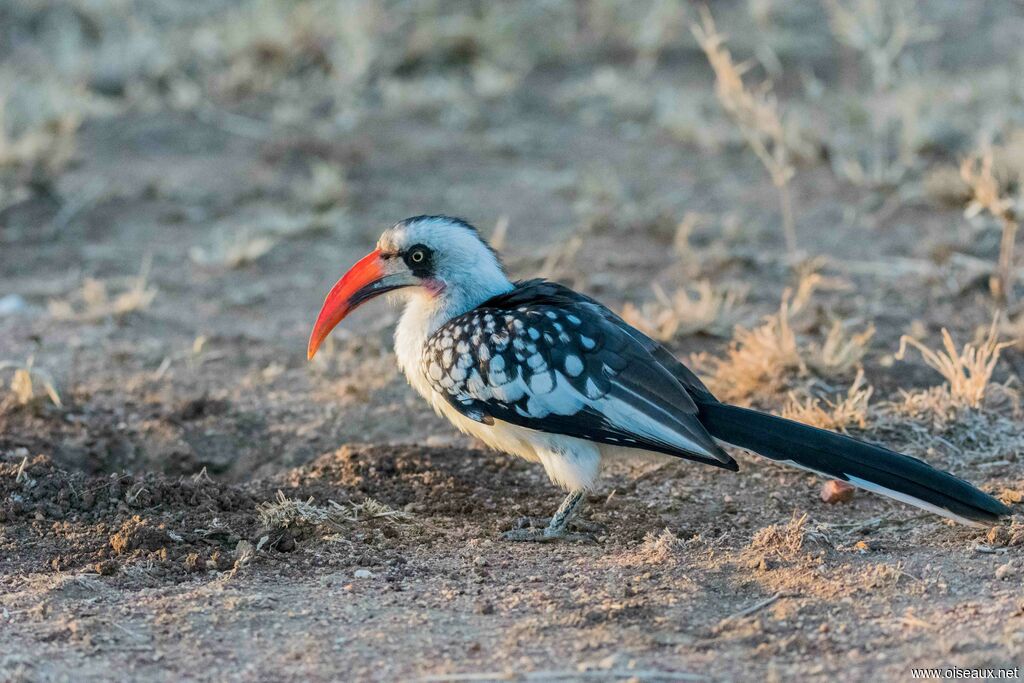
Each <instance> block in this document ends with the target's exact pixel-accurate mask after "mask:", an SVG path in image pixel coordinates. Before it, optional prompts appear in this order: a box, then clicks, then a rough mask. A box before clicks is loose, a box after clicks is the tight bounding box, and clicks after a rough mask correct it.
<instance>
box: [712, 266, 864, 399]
mask: <svg viewBox="0 0 1024 683" xmlns="http://www.w3.org/2000/svg"><path fill="white" fill-rule="evenodd" d="M821 282H823V279H822V277H821V276H820V275H818V274H817V273H809V274H806V275H805V276H804V277H802V278H801V279H800V283H799V284H798V285H797V287H796V289H795V290H794V289H791V288H788V289H786V290H785V291H784V292H783V294H782V300H781V302H780V303H779V310H778V312H777V313H775V314H773V315H770V316H767V317H765V318H764V320H763V322H762V323H761V325H759V326H758V327H754V328H752V329H748V328H744V327H739V326H738V327H736V328H735V330H734V332H733V341H732V343H731V344H730V345H729V348H728V350H727V351H726V353H725V356H724V357H723V358H713V357H710V356H708V355H707V354H698V355H696V356H694V357H693V359H692V360H693V363H694V365H695V366H696V367H697V369H698V370H699V371H701V372H703V373H706V374H707V380H708V383H709V386H710V387H711V389H712V391H714V392H715V393H716V394H718V395H719V396H720V397H721V398H722V399H723V400H725V401H728V402H730V403H737V402H738V403H748V404H749V403H751V402H753V401H755V400H771V399H772V398H774V397H775V396H776V395H777V394H779V393H780V392H781V391H782V390H783V389H785V388H786V385H787V383H788V382H789V380H790V377H791V376H792V375H793V374H794V373H795V374H797V375H805V374H807V373H808V372H809V371H813V372H814V373H816V374H818V375H819V376H821V377H841V376H845V375H849V374H850V373H852V372H853V371H854V370H855V369H856V368H858V367H859V365H860V361H861V360H862V359H863V357H864V354H865V352H866V350H867V344H868V341H870V339H871V337H872V336H873V335H874V328H873V327H870V326H869V327H868V328H867V329H866V330H864V331H863V332H859V333H856V334H853V335H852V336H847V333H846V331H845V329H844V328H843V326H842V324H841V323H839V322H837V323H835V324H834V325H833V327H832V329H831V330H830V331H829V334H828V336H827V337H826V339H825V341H824V342H823V343H821V344H816V343H811V344H805V345H801V344H800V341H799V338H798V336H797V332H796V330H797V329H799V328H797V325H796V323H797V322H800V320H801V319H802V318H806V317H807V314H809V313H810V310H811V306H810V302H811V298H812V296H813V294H814V290H815V288H816V287H818V285H819V284H821ZM801 324H802V323H801Z"/></svg>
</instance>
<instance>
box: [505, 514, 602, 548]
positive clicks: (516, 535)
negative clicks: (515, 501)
mask: <svg viewBox="0 0 1024 683" xmlns="http://www.w3.org/2000/svg"><path fill="white" fill-rule="evenodd" d="M604 530H605V527H604V525H602V524H597V523H595V522H587V521H584V520H582V519H573V520H569V521H568V523H566V524H563V525H561V526H554V525H552V524H551V518H550V517H520V518H519V519H517V520H516V521H515V525H514V526H513V527H512V529H511V530H509V531H506V532H505V533H504V534H502V537H503V538H504V539H505V540H507V541H529V542H533V543H551V542H552V541H577V542H586V543H596V542H597V536H596V534H597V533H598V532H602V531H604Z"/></svg>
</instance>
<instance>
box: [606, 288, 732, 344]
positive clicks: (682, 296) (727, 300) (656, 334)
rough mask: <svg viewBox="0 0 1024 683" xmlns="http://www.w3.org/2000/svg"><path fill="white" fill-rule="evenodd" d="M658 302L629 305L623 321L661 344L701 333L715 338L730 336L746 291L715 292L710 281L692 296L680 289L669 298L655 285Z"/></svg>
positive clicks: (694, 289)
mask: <svg viewBox="0 0 1024 683" xmlns="http://www.w3.org/2000/svg"><path fill="white" fill-rule="evenodd" d="M652 289H653V290H654V295H655V297H656V298H657V301H656V302H648V303H644V304H643V305H641V306H639V307H638V306H636V305H634V304H632V303H627V304H626V305H625V307H624V308H623V310H622V318H623V320H625V321H626V322H628V323H629V324H630V325H632V326H634V327H636V328H637V329H639V330H640V331H642V332H643V333H644V334H646V335H648V336H650V337H652V338H654V339H657V340H659V341H669V340H671V339H675V338H676V337H685V336H688V335H692V334H697V333H700V332H703V333H706V334H712V335H716V336H724V335H726V334H728V333H729V330H731V329H732V328H733V326H734V325H736V323H737V322H738V319H739V317H740V311H739V310H738V306H739V304H740V303H741V302H742V301H743V300H744V298H745V297H746V291H744V290H735V289H724V290H719V291H716V290H715V289H714V288H713V287H712V285H711V283H710V282H709V281H708V280H700V281H698V282H697V283H696V284H695V286H694V288H693V293H692V294H691V291H690V290H688V289H686V288H680V289H677V290H676V291H675V293H673V294H671V295H669V294H668V293H667V292H665V290H664V289H663V288H662V287H661V286H660V285H657V284H655V285H653V287H652Z"/></svg>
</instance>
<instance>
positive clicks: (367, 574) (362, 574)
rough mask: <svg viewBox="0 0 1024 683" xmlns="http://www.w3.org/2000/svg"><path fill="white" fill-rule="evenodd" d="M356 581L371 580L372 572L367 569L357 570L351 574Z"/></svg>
mask: <svg viewBox="0 0 1024 683" xmlns="http://www.w3.org/2000/svg"><path fill="white" fill-rule="evenodd" d="M353 576H355V577H356V578H357V579H369V578H373V572H371V571H370V570H369V569H357V570H356V573H355V574H353Z"/></svg>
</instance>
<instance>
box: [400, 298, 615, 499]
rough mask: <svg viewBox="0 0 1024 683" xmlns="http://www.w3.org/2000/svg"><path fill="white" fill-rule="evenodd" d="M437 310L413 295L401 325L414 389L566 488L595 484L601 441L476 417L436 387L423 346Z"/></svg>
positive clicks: (464, 427) (464, 428) (458, 423)
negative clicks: (486, 421)
mask: <svg viewBox="0 0 1024 683" xmlns="http://www.w3.org/2000/svg"><path fill="white" fill-rule="evenodd" d="M436 317H437V312H436V311H435V310H434V308H433V307H432V306H430V302H429V301H428V300H424V299H421V298H420V297H414V298H411V299H410V300H409V302H408V304H407V305H406V307H405V311H404V312H403V313H402V317H401V320H400V321H399V323H398V327H397V328H396V329H395V355H396V356H397V357H398V365H399V367H401V368H402V372H403V373H405V377H406V379H407V380H408V381H409V384H410V385H412V387H413V389H415V390H416V392H417V393H419V395H420V396H422V397H423V398H424V399H426V401H427V403H428V404H430V406H431V407H432V408H433V409H434V411H435V412H436V413H437V414H438V415H441V416H443V417H445V418H447V419H448V421H449V422H451V423H452V424H453V425H455V427H456V428H457V429H458V430H459V431H461V432H463V433H464V434H469V435H470V436H473V437H475V438H477V439H479V440H480V441H482V442H484V443H485V444H486V445H487V446H489V447H491V448H493V449H495V450H498V451H502V452H505V453H510V454H512V455H518V456H519V457H521V458H525V459H527V460H530V461H532V462H539V463H541V464H542V465H543V466H544V470H545V471H546V472H547V474H548V476H549V477H550V478H551V481H553V482H554V483H555V484H557V485H559V486H561V487H562V488H564V489H566V490H581V489H588V488H590V487H591V486H592V485H593V483H594V481H595V480H596V479H597V477H598V474H599V472H600V464H601V451H602V448H601V446H600V445H599V444H596V443H594V442H591V441H586V440H583V439H577V438H575V437H571V436H564V435H561V434H548V433H546V432H538V431H535V430H532V429H527V428H526V427H520V426H518V425H513V424H509V423H507V422H502V421H500V420H496V421H495V422H494V424H493V425H487V424H483V423H481V422H476V421H475V420H471V419H469V418H468V417H466V416H464V415H463V414H462V413H460V412H459V411H458V410H456V409H455V408H453V407H452V405H451V404H450V403H448V401H447V400H446V399H445V397H444V396H443V395H441V394H440V393H438V392H436V391H434V389H433V388H432V386H431V384H430V382H429V381H428V379H427V376H426V374H425V369H424V365H423V346H424V344H425V342H426V340H427V337H428V336H429V334H430V332H431V331H433V330H434V329H436V328H437V327H438V325H436V324H435V322H436Z"/></svg>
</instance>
